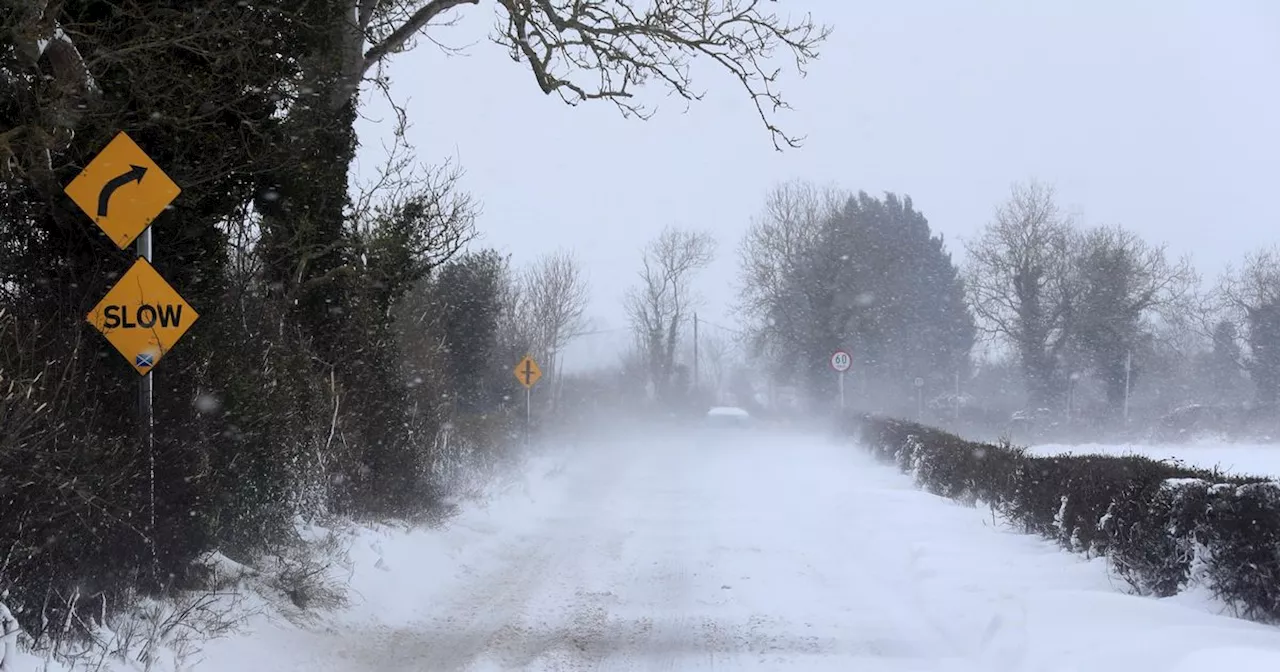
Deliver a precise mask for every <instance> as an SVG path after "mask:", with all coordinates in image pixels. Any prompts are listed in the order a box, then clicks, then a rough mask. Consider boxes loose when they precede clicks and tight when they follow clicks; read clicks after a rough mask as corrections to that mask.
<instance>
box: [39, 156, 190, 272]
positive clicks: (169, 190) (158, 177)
mask: <svg viewBox="0 0 1280 672" xmlns="http://www.w3.org/2000/svg"><path fill="white" fill-rule="evenodd" d="M64 191H65V192H66V194H67V196H69V197H70V198H71V200H72V201H75V204H76V205H78V206H80V209H81V210H83V211H84V214H86V215H89V217H90V218H91V219H93V221H94V222H96V223H97V224H98V226H99V227H101V228H102V230H103V231H105V232H106V234H107V236H108V237H109V238H111V241H112V242H114V243H115V244H116V246H117V247H119V248H120V249H122V250H123V249H124V248H125V247H127V246H128V245H129V243H131V242H133V239H135V238H137V237H138V236H139V235H141V234H142V232H143V231H146V230H147V227H148V226H150V225H151V220H153V219H155V218H156V217H157V216H158V215H159V214H160V213H162V212H164V209H165V208H166V207H168V206H169V204H170V203H172V202H173V199H175V198H177V197H178V194H180V193H182V189H181V188H179V187H178V185H177V184H175V183H174V181H173V180H171V179H169V176H168V175H165V174H164V171H163V170H160V166H157V165H156V163H155V161H152V160H151V157H149V156H147V153H146V152H144V151H142V148H141V147H139V146H138V145H137V144H136V143H134V141H133V139H132V138H130V137H129V136H128V134H126V133H125V132H124V131H121V132H120V133H118V134H117V135H116V137H115V138H114V139H113V140H112V141H111V142H109V143H107V146H106V147H103V148H102V151H101V152H98V155H97V156H96V157H94V158H93V160H92V161H90V162H89V165H87V166H85V167H84V170H83V171H81V172H80V174H79V175H77V176H76V178H75V179H74V180H72V181H71V182H70V184H68V185H67V186H66V188H65V189H64Z"/></svg>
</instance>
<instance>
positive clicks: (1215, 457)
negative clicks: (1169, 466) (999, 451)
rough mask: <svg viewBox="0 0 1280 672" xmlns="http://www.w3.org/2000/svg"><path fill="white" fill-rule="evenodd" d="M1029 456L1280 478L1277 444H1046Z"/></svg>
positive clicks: (1279, 452)
mask: <svg viewBox="0 0 1280 672" xmlns="http://www.w3.org/2000/svg"><path fill="white" fill-rule="evenodd" d="M1027 452H1028V453H1029V454H1031V455H1040V456H1048V455H1109V456H1125V455H1140V456H1142V457H1146V458H1149V459H1152V460H1168V461H1171V462H1173V463H1175V464H1184V465H1188V466H1192V467H1199V468H1201V469H1217V470H1219V471H1221V472H1223V473H1226V474H1237V475H1241V476H1275V477H1280V445H1276V444H1258V443H1228V442H1224V441H1196V442H1192V443H1183V444H1165V443H1157V444H1142V443H1130V444H1099V443H1088V444H1081V445H1065V444H1058V443H1048V444H1042V445H1038V446H1031V447H1030V448H1028V449H1027Z"/></svg>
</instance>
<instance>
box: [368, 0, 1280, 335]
mask: <svg viewBox="0 0 1280 672" xmlns="http://www.w3.org/2000/svg"><path fill="white" fill-rule="evenodd" d="M769 4H770V5H772V3H769ZM777 6H778V7H782V8H787V7H790V8H794V10H795V11H812V13H813V14H814V15H815V17H816V18H818V19H820V20H821V21H822V22H824V23H828V24H830V25H831V26H833V27H834V30H835V32H834V33H833V35H832V37H831V38H830V40H829V41H828V42H827V43H826V44H825V46H824V47H823V49H822V53H821V58H820V60H819V61H818V62H817V63H815V64H813V65H812V67H811V68H810V72H809V76H808V77H806V78H803V79H801V78H799V77H796V76H794V75H789V76H788V78H787V79H786V80H785V81H784V82H783V92H784V94H785V95H786V97H787V99H788V100H789V101H790V102H791V104H792V105H793V106H794V107H795V108H796V109H795V111H793V112H790V113H784V114H783V115H782V116H781V117H780V121H781V122H782V124H783V125H784V128H785V129H786V130H788V131H790V132H792V133H794V134H799V135H805V136H807V139H806V141H805V144H804V147H803V148H801V149H798V150H788V151H787V152H784V153H778V152H776V151H774V149H773V147H772V145H771V144H770V140H769V135H768V133H767V132H766V131H765V130H764V129H763V127H762V126H761V125H760V122H759V120H758V119H757V118H756V116H755V114H754V110H753V109H752V108H751V106H750V103H749V101H748V100H747V98H746V97H745V96H744V95H743V93H742V91H741V90H740V89H739V88H737V84H736V83H735V82H734V81H731V80H730V79H729V78H728V77H727V76H724V75H723V74H722V73H720V72H718V71H715V70H711V69H705V70H700V71H699V75H700V78H699V80H698V82H697V84H698V85H699V88H701V89H704V90H707V91H708V95H707V96H706V98H705V99H704V100H703V101H701V102H697V103H694V104H693V105H692V106H690V107H688V109H687V111H686V106H685V105H684V104H683V103H682V102H680V101H678V100H676V99H668V98H665V97H664V95H663V92H662V91H660V90H654V91H653V92H652V94H651V95H650V96H649V97H648V100H650V101H653V102H655V103H659V105H658V113H657V115H656V116H655V117H654V118H653V119H650V120H649V121H640V120H637V119H623V118H622V117H621V116H620V115H619V114H618V112H617V111H616V110H615V109H614V108H613V107H612V106H611V105H609V104H607V103H592V104H583V105H580V106H578V107H576V108H572V107H568V106H566V105H564V104H563V103H561V102H560V101H559V99H558V98H549V97H547V96H544V95H542V94H541V92H540V91H539V90H538V89H537V86H536V84H535V83H534V81H533V78H532V75H531V74H530V73H529V71H528V68H527V66H526V65H524V64H519V63H514V62H512V61H511V60H510V59H509V58H508V57H507V55H506V52H505V50H504V49H503V48H502V47H499V46H497V45H494V44H492V43H491V42H489V41H488V40H487V37H486V36H487V34H488V31H489V30H490V29H491V28H492V26H493V24H494V17H495V12H497V11H498V10H497V9H496V7H495V6H494V3H492V2H491V1H489V0H482V1H481V3H480V5H479V6H478V7H470V6H467V7H464V8H463V9H462V10H460V11H459V12H458V16H459V17H460V20H459V22H458V24H457V25H456V26H452V27H447V28H440V29H437V30H436V31H434V32H433V33H432V36H433V37H434V38H435V39H437V40H439V41H441V42H443V43H445V44H447V45H449V46H452V47H466V49H465V55H462V56H458V55H448V54H445V53H444V52H443V51H442V50H441V49H439V48H438V47H436V46H434V45H432V44H431V43H430V42H427V41H421V43H420V44H419V45H418V47H417V48H416V49H415V50H413V51H411V52H408V53H403V54H399V55H397V56H395V57H394V60H393V61H392V63H391V65H390V67H389V69H388V73H389V75H390V77H391V78H392V80H393V82H394V83H393V89H392V93H393V95H394V96H395V97H396V99H397V100H398V101H400V102H401V103H403V104H406V105H407V107H408V110H409V112H410V117H411V120H412V128H411V129H410V131H409V137H410V141H411V142H412V143H413V144H414V145H415V146H416V147H417V150H418V154H419V156H420V157H421V158H422V159H423V160H424V161H431V162H434V161H440V160H444V159H447V158H452V159H453V160H456V161H458V162H459V163H460V164H461V165H462V166H463V167H464V168H465V170H466V177H465V181H464V186H465V187H466V188H467V189H468V190H469V191H470V192H472V193H473V194H475V195H476V196H477V197H478V198H479V199H480V200H481V201H482V202H483V204H484V213H483V215H482V217H481V218H480V221H479V228H480V230H481V231H482V232H483V236H484V238H483V239H482V240H481V241H480V244H481V245H483V246H487V247H495V248H498V249H500V250H503V251H507V252H510V253H512V254H513V256H514V260H515V261H516V263H522V262H525V261H527V260H529V259H531V258H533V257H536V256H537V255H538V254H541V253H543V252H547V251H551V250H555V249H557V248H568V249H571V250H573V251H574V252H575V253H576V254H577V255H578V257H579V258H580V259H581V260H582V261H583V262H584V264H585V266H586V270H587V272H588V273H589V274H590V278H591V283H592V293H593V304H592V307H591V310H590V313H591V316H592V317H593V319H594V321H595V324H596V325H597V326H598V327H601V328H609V327H620V326H623V325H624V323H625V316H624V313H623V311H622V307H621V301H620V299H621V296H622V294H623V292H624V291H625V289H626V288H627V287H628V286H629V285H631V284H633V283H634V282H635V278H636V275H635V272H636V270H637V269H638V262H639V254H640V253H639V250H640V248H641V247H642V246H643V245H644V243H645V242H646V241H647V240H649V239H651V238H652V237H654V236H655V235H656V234H657V233H658V232H659V231H660V230H661V229H662V227H663V226H665V225H667V224H674V225H677V226H681V227H688V228H699V229H703V230H707V231H710V232H711V233H712V234H713V235H715V236H716V238H717V239H718V240H719V241H720V253H719V258H718V259H717V262H716V263H715V265H714V266H713V267H712V268H710V269H708V271H706V272H705V273H704V274H703V275H702V276H701V277H700V279H699V281H698V283H697V284H698V287H699V289H700V290H701V292H702V294H703V296H704V297H705V305H704V307H703V309H702V313H703V314H704V315H705V316H707V317H708V318H709V319H711V320H712V321H713V322H715V323H717V324H721V325H724V326H726V327H733V326H736V324H735V320H734V317H733V315H732V313H731V311H730V304H731V303H732V301H733V298H734V296H735V294H736V283H737V246H738V241H739V240H740V238H741V236H742V233H743V232H744V231H745V229H746V227H747V226H748V225H749V224H750V221H751V218H752V217H753V216H754V215H755V214H756V213H757V212H758V211H759V209H760V207H761V202H762V199H763V197H764V195H765V193H766V192H767V191H768V190H769V188H770V187H771V186H772V185H773V184H775V183H777V182H779V181H783V180H789V179H794V178H803V179H809V180H814V181H817V182H824V183H834V184H837V185H839V186H841V187H845V188H849V189H854V190H858V189H861V190H866V191H868V192H871V193H873V194H879V193H881V192H884V191H894V192H898V193H900V194H907V195H910V196H911V197H912V199H914V201H915V204H916V207H917V208H918V209H920V210H921V211H923V212H924V214H925V215H926V216H927V217H928V219H929V223H930V225H931V227H932V228H933V230H934V231H935V232H939V233H941V234H943V235H944V236H945V237H946V239H947V241H948V245H949V247H950V249H951V250H952V252H953V254H954V255H955V257H956V259H957V261H960V260H962V258H963V249H962V244H961V241H963V240H966V239H968V238H971V237H973V236H975V235H976V234H977V232H978V231H979V230H980V228H981V227H982V226H983V225H984V224H985V223H986V222H987V221H988V220H989V219H990V217H991V214H992V210H993V208H994V207H995V206H996V204H998V203H999V202H1000V201H1001V200H1002V199H1004V198H1005V197H1006V196H1007V194H1008V190H1009V186H1010V184H1011V183H1012V182H1014V181H1019V180H1025V179H1028V178H1033V177H1034V178H1037V179H1040V180H1042V181H1046V182H1050V183H1053V184H1054V185H1055V186H1056V187H1057V189H1058V193H1059V196H1060V199H1061V201H1062V202H1063V205H1065V206H1067V207H1069V208H1071V209H1072V210H1074V211H1075V212H1077V213H1078V214H1079V215H1080V217H1081V218H1082V220H1083V221H1084V222H1085V223H1086V224H1120V225H1123V226H1126V227H1129V228H1131V229H1133V230H1135V231H1137V232H1139V233H1140V234H1142V235H1143V236H1145V237H1146V238H1147V239H1149V240H1151V241H1155V242H1164V243H1167V244H1168V248H1169V250H1170V251H1171V252H1173V253H1174V254H1177V255H1181V254H1191V255H1193V258H1194V259H1195V261H1196V265H1197V267H1198V268H1200V269H1201V271H1202V273H1204V274H1205V275H1206V276H1209V277H1216V276H1217V274H1218V273H1219V272H1220V271H1221V270H1222V268H1223V267H1224V266H1225V265H1226V264H1228V263H1232V262H1235V261H1237V260H1238V259H1240V258H1241V257H1242V256H1243V255H1244V254H1245V253H1246V252H1247V251H1249V250H1251V249H1255V248H1258V247H1260V246H1264V245H1270V244H1272V243H1275V242H1277V241H1280V216H1278V215H1277V213H1276V201H1277V196H1280V186H1278V182H1280V3H1278V2H1275V1H1274V0H1218V1H1208V0H1206V1H1204V2H1177V1H1172V0H1164V1H1159V2H1157V1H1154V0H1153V1H1150V2H1102V1H1100V0H1089V1H1084V0H1072V1H1070V2H1068V1H1067V0H1062V1H1060V2H1052V3H1051V2H1048V1H1041V2H1026V1H1025V0H1022V1H1019V0H1002V1H990V0H988V1H987V2H980V3H978V2H975V3H953V2H944V1H943V0H935V1H933V2H908V1H898V2H884V1H879V2H866V1H863V0H807V1H803V0H784V1H783V2H779V3H777ZM366 100H368V101H369V102H368V104H367V105H366V106H365V111H364V112H365V115H366V117H367V118H366V120H365V121H363V122H362V123H361V125H360V126H359V130H360V137H361V141H362V144H363V148H362V150H361V161H360V164H359V166H358V167H357V171H358V173H362V174H368V171H369V170H371V169H372V168H373V166H374V165H375V164H376V161H377V160H378V159H379V158H380V157H381V156H382V155H383V150H382V144H381V143H382V142H383V140H384V139H385V138H386V137H387V136H388V135H389V134H390V132H391V129H392V128H393V124H392V123H391V116H390V114H389V113H388V108H387V107H386V105H385V104H384V103H382V102H381V101H379V100H376V99H374V98H373V96H372V95H367V96H366ZM591 339H595V342H594V343H583V344H580V345H579V347H578V350H579V351H580V352H581V353H583V354H582V356H581V357H580V359H585V358H597V357H600V356H602V354H603V353H604V352H605V351H607V350H612V348H613V347H614V346H616V339H614V340H612V341H611V340H610V337H609V335H607V334H606V335H601V336H595V337H588V339H587V340H591Z"/></svg>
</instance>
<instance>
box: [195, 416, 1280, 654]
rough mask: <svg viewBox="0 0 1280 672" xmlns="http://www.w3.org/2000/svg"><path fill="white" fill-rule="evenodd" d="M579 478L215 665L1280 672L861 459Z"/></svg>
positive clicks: (736, 451) (1210, 626) (687, 460)
mask: <svg viewBox="0 0 1280 672" xmlns="http://www.w3.org/2000/svg"><path fill="white" fill-rule="evenodd" d="M565 464H566V465H567V466H566V467H565V469H564V471H563V473H560V474H558V475H555V476H552V477H543V476H542V475H541V474H538V475H535V476H532V477H531V478H533V479H536V480H537V482H535V483H532V484H531V487H532V490H531V492H532V493H533V494H532V495H529V496H526V495H525V494H522V493H521V492H520V490H519V489H517V490H515V491H514V492H513V494H511V495H510V496H509V497H508V499H509V501H507V502H506V503H505V504H502V505H500V506H497V507H496V508H494V509H492V510H489V511H482V512H468V513H467V514H464V515H463V516H462V517H461V518H460V519H459V520H458V521H457V522H456V523H454V524H453V526H452V527H451V529H450V530H448V531H444V532H440V531H437V532H434V534H437V535H445V536H446V537H447V536H448V535H455V536H454V541H453V542H446V546H447V550H441V549H440V548H437V547H433V546H430V545H429V544H421V543H419V544H418V545H416V546H415V545H413V544H407V543H403V542H400V547H399V548H398V550H397V548H395V543H397V542H395V541H394V540H388V541H387V543H385V544H383V545H382V546H387V547H390V548H382V547H380V548H379V552H380V553H382V556H380V557H382V558H383V559H387V558H389V559H388V560H387V562H388V563H389V565H388V566H389V569H387V570H386V571H381V572H378V573H377V574H378V575H377V576H373V577H371V578H369V579H367V580H365V582H364V584H363V586H362V584H361V581H360V580H359V579H360V576H359V574H357V577H356V579H357V580H356V581H355V586H356V588H357V590H361V591H362V593H363V594H365V595H366V596H367V597H369V598H370V600H371V602H370V603H368V604H366V607H367V609H365V610H363V611H360V610H357V611H360V613H367V614H373V616H368V617H359V618H356V617H351V618H348V619H347V620H345V621H342V622H340V623H337V624H335V625H334V626H333V627H330V628H328V629H320V630H319V631H308V630H298V629H296V628H286V627H268V628H264V629H260V631H259V632H258V633H257V634H256V635H253V636H250V637H247V638H242V639H240V640H232V641H229V642H222V643H215V644H214V645H213V646H211V647H210V648H209V650H208V651H207V656H206V661H205V662H206V664H205V665H203V666H201V669H213V670H227V671H228V672H231V671H234V672H252V671H254V670H259V669H260V670H264V671H265V670H272V671H275V672H280V671H284V670H299V671H301V670H307V671H309V672H369V671H374V670H376V671H378V672H401V671H403V672H409V671H412V672H434V671H448V670H469V671H475V672H483V671H488V670H509V669H512V670H514V669H522V670H712V669H720V670H793V669H794V670H842V671H845V670H859V671H867V672H874V671H880V670H930V671H937V670H966V671H969V670H972V671H977V670H982V671H983V672H991V671H994V670H1037V671H1045V672H1051V671H1058V672H1066V671H1069V670H1081V671H1083V670H1088V671H1089V672H1102V671H1106V670H1117V671H1119V670H1123V671H1124V672H1139V671H1142V670H1152V671H1156V670H1159V671H1161V672H1168V671H1170V670H1181V669H1183V666H1184V665H1186V666H1187V667H1186V669H1187V670H1190V669H1193V667H1194V668H1195V669H1197V670H1202V669H1204V667H1205V666H1206V664H1207V665H1208V666H1209V667H1214V666H1216V665H1217V664H1218V663H1219V662H1221V661H1225V660H1228V658H1226V657H1227V656H1230V655H1237V656H1247V657H1246V658H1245V661H1247V662H1246V663H1245V664H1246V667H1248V668H1249V669H1264V668H1267V669H1280V665H1277V661H1280V631H1278V630H1276V629H1274V628H1268V627H1264V626H1260V625H1255V624H1250V623H1245V622H1243V621H1238V620H1235V619H1230V618H1226V617H1223V616H1215V615H1213V614H1211V613H1209V612H1208V611H1207V610H1206V608H1205V607H1204V605H1202V604H1195V603H1189V602H1187V601H1185V600H1184V601H1183V602H1179V601H1169V600H1165V601H1156V600H1150V599H1145V598H1139V597H1131V596H1127V595H1123V594H1121V593H1120V592H1118V589H1117V587H1116V586H1114V585H1112V583H1111V580H1110V579H1109V578H1108V576H1107V572H1106V568H1105V565H1104V564H1103V563H1102V562H1101V561H1097V560H1094V561H1088V560H1085V559H1082V558H1080V557H1078V556H1073V555H1070V554H1066V553H1063V552H1061V551H1059V550H1057V549H1056V548H1054V547H1052V546H1050V545H1049V544H1047V543H1045V542H1042V541H1040V540H1038V539H1034V538H1031V537H1027V536H1024V535H1019V534H1016V533H1013V532H1010V531H1007V530H1005V529H1003V527H1002V526H1001V525H998V524H996V525H993V523H992V521H991V520H990V518H989V517H988V516H984V515H983V514H982V513H981V512H979V511H976V510H974V509H971V508H965V507H963V506H959V505H956V504H954V503H952V502H950V501H948V500H942V499H939V498H936V497H932V496H930V495H927V494H924V493H922V492H920V491H918V490H916V489H914V488H912V487H911V486H910V484H909V483H908V481H907V479H906V478H905V477H904V476H902V475H901V474H898V473H896V472H894V471H893V470H891V469H889V468H886V467H883V466H881V465H878V464H875V463H873V462H871V461H870V460H869V459H868V458H867V457H866V456H865V455H864V454H862V453H861V452H860V451H858V450H855V449H852V448H851V447H849V446H847V445H837V444H834V443H831V442H827V441H825V440H822V439H815V438H807V437H800V436H790V437H780V436H768V435H759V434H757V435H741V434H734V435H729V436H723V437H717V436H711V435H700V436H697V437H684V438H679V439H668V440H655V439H647V440H640V439H638V438H637V439H630V440H622V441H610V442H607V443H605V442H601V443H598V444H595V445H586V446H583V447H582V448H581V449H580V450H578V451H575V452H574V454H572V455H570V456H569V457H568V458H567V460H566V462H565ZM419 542H421V539H419ZM450 544H451V545H450ZM415 548H416V549H419V550H411V549H415ZM415 555H420V556H421V557H415ZM431 555H435V556H438V557H427V556H431ZM393 602H394V604H393ZM1228 649H1229V650H1228ZM1201 656H1209V659H1208V660H1209V662H1208V663H1206V661H1205V660H1203V659H1198V657H1201ZM1270 656H1275V658H1274V659H1272V658H1270ZM1197 660H1198V662H1197ZM1257 665H1261V667H1255V666H1257ZM1221 669H1228V668H1227V667H1222V668H1221ZM1236 669H1245V668H1236Z"/></svg>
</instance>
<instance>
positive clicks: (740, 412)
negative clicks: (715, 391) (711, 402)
mask: <svg viewBox="0 0 1280 672" xmlns="http://www.w3.org/2000/svg"><path fill="white" fill-rule="evenodd" d="M705 422H706V425H707V426H708V427H738V428H742V427H750V426H751V414H750V413H748V412H747V411H746V410H744V409H741V408H738V407H737V406H715V407H712V408H711V410H709V411H707V415H706V418H705Z"/></svg>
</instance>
